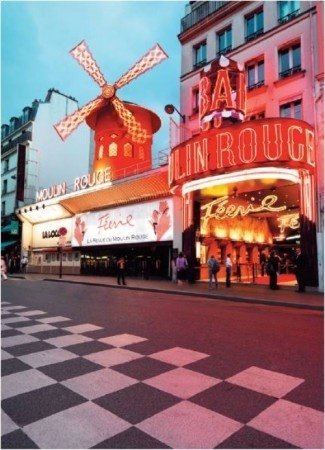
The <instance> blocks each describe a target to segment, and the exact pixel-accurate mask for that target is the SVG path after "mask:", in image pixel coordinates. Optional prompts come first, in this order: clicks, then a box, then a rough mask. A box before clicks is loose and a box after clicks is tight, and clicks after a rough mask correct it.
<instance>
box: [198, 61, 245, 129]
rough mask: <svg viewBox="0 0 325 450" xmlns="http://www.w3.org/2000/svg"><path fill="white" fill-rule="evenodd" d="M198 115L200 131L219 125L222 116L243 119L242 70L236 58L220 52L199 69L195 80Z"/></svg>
mask: <svg viewBox="0 0 325 450" xmlns="http://www.w3.org/2000/svg"><path fill="white" fill-rule="evenodd" d="M199 92H200V101H199V117H200V124H201V129H202V131H207V130H209V129H210V128H211V123H212V120H213V126H214V128H218V127H220V125H221V122H222V118H231V119H235V120H240V121H243V120H244V117H245V109H246V88H245V74H244V72H243V67H242V66H241V65H240V64H239V63H237V62H236V61H233V60H230V59H228V58H226V57H225V56H221V57H220V59H219V60H215V61H213V62H212V63H211V70H210V71H209V72H208V73H207V74H204V72H202V74H201V79H200V83H199Z"/></svg>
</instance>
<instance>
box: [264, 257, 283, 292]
mask: <svg viewBox="0 0 325 450" xmlns="http://www.w3.org/2000/svg"><path fill="white" fill-rule="evenodd" d="M279 263H280V260H279V257H278V256H277V254H276V253H275V251H274V250H272V251H271V253H270V256H269V259H268V261H267V264H266V273H267V275H269V277H270V289H272V290H275V289H279V286H278V272H279Z"/></svg>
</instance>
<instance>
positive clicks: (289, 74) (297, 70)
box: [279, 65, 301, 78]
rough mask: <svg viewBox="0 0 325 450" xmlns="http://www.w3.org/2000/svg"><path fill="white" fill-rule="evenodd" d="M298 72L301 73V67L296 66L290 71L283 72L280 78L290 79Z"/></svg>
mask: <svg viewBox="0 0 325 450" xmlns="http://www.w3.org/2000/svg"><path fill="white" fill-rule="evenodd" d="M297 72H301V66H300V65H298V66H294V67H291V68H290V69H287V70H284V71H283V72H280V73H279V78H286V77H290V76H291V75H293V74H294V73H297Z"/></svg>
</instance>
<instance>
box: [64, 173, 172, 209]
mask: <svg viewBox="0 0 325 450" xmlns="http://www.w3.org/2000/svg"><path fill="white" fill-rule="evenodd" d="M169 195H171V194H170V191H169V186H168V172H167V169H165V168H164V169H163V170H160V171H159V172H154V173H151V175H147V176H145V175H144V174H143V175H142V176H141V178H137V179H135V180H129V181H121V180H119V182H117V183H116V184H114V185H113V186H109V187H106V188H103V189H99V190H96V191H92V192H88V193H87V192H86V191H85V193H84V194H83V195H80V194H79V195H75V196H71V197H70V198H66V199H62V200H61V201H60V204H61V205H62V206H63V207H64V208H66V209H67V210H68V211H70V212H71V213H72V214H78V213H82V212H85V211H91V210H99V209H103V208H108V207H114V206H120V205H126V204H128V203H135V202H143V201H149V200H152V199H156V198H160V197H167V196H169Z"/></svg>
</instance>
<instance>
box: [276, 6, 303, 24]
mask: <svg viewBox="0 0 325 450" xmlns="http://www.w3.org/2000/svg"><path fill="white" fill-rule="evenodd" d="M299 13H300V9H296V11H292V12H291V13H290V14H287V15H286V16H283V17H279V19H278V22H279V23H285V22H289V20H292V19H294V18H295V17H297V16H298V14H299Z"/></svg>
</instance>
